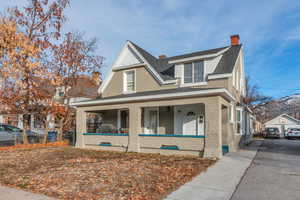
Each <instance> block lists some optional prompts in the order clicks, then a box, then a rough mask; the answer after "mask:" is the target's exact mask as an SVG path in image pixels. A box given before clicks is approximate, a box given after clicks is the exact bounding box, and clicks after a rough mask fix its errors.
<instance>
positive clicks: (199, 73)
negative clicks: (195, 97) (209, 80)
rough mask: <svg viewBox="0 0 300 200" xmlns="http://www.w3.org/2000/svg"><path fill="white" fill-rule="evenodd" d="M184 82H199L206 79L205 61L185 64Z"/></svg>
mask: <svg viewBox="0 0 300 200" xmlns="http://www.w3.org/2000/svg"><path fill="white" fill-rule="evenodd" d="M183 73H184V83H199V82H202V81H203V79H204V63H203V61H197V62H193V63H186V64H184V71H183Z"/></svg>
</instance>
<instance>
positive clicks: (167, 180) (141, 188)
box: [0, 147, 215, 200]
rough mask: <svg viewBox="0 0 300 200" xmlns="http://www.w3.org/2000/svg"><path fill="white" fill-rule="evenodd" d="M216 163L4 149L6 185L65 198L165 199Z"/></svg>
mask: <svg viewBox="0 0 300 200" xmlns="http://www.w3.org/2000/svg"><path fill="white" fill-rule="evenodd" d="M214 163H215V161H213V160H208V159H201V158H197V157H178V156H162V155H158V154H138V153H118V152H104V151H94V150H81V149H75V148H71V147H55V148H54V147H53V148H40V149H22V150H20V149H19V150H7V151H0V183H1V184H4V185H8V186H13V187H16V188H20V189H24V190H29V191H33V192H37V193H43V194H46V195H48V196H52V197H57V198H59V199H118V200H121V199H151V200H152V199H153V200H154V199H162V198H163V197H165V196H166V195H167V194H169V193H170V192H171V191H173V190H175V189H177V188H178V187H179V186H180V185H182V184H184V183H185V182H187V181H189V180H191V179H192V178H193V177H194V176H196V175H197V174H199V173H200V172H202V171H204V170H206V169H207V168H208V167H209V166H210V165H212V164H214Z"/></svg>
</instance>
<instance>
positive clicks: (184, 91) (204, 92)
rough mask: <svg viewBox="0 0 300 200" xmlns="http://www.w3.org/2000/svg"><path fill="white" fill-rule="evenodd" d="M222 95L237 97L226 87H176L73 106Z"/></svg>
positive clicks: (85, 102) (229, 98)
mask: <svg viewBox="0 0 300 200" xmlns="http://www.w3.org/2000/svg"><path fill="white" fill-rule="evenodd" d="M213 95H220V96H222V97H224V98H225V99H228V100H229V101H232V100H235V98H234V97H233V96H232V95H231V94H230V93H229V91H228V90H227V89H225V88H205V89H203V88H176V89H168V90H156V91H147V92H139V93H133V94H122V95H117V96H112V97H106V98H99V99H94V100H89V101H82V102H76V103H72V104H71V105H72V106H78V107H80V106H90V105H102V104H115V103H125V102H135V101H149V100H160V99H174V98H186V97H196V96H199V97H200V96H213Z"/></svg>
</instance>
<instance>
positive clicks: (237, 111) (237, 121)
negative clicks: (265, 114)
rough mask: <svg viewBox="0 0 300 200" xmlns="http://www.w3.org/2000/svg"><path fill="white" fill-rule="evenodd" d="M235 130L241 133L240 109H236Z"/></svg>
mask: <svg viewBox="0 0 300 200" xmlns="http://www.w3.org/2000/svg"><path fill="white" fill-rule="evenodd" d="M236 132H237V133H238V134H242V111H241V110H236Z"/></svg>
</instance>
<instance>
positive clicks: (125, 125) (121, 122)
mask: <svg viewBox="0 0 300 200" xmlns="http://www.w3.org/2000/svg"><path fill="white" fill-rule="evenodd" d="M118 127H119V132H120V133H128V131H129V130H128V129H129V110H118Z"/></svg>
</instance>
